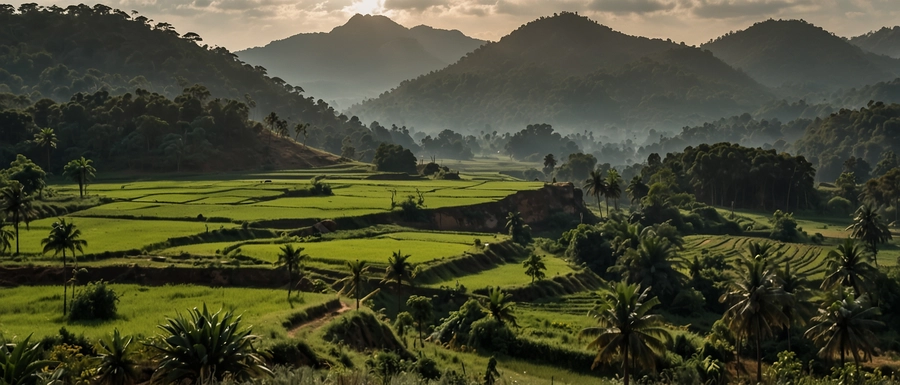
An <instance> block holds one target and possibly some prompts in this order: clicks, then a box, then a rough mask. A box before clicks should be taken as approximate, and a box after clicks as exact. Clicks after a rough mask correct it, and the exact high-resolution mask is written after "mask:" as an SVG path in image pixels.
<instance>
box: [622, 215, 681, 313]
mask: <svg viewBox="0 0 900 385" xmlns="http://www.w3.org/2000/svg"><path fill="white" fill-rule="evenodd" d="M684 264H685V263H684V261H683V260H682V259H681V258H680V257H678V254H677V253H676V252H675V247H674V246H673V245H672V243H671V242H669V241H668V240H667V239H665V238H662V237H660V236H658V235H656V234H655V233H653V232H645V233H644V235H642V236H641V239H640V243H639V245H638V248H637V250H635V249H628V250H627V251H626V253H625V256H624V257H623V258H621V259H620V260H619V263H618V264H616V265H615V266H613V267H611V268H610V269H609V271H610V272H613V273H619V274H621V275H622V278H623V279H624V280H625V281H627V282H628V283H636V284H639V285H641V287H647V288H649V287H651V285H655V286H654V289H653V290H652V291H653V292H654V293H655V294H656V295H658V296H660V297H663V299H667V300H668V299H671V298H673V297H674V296H675V294H677V292H678V290H679V288H680V287H681V286H682V285H683V284H684V283H685V282H687V280H688V278H687V276H686V275H684V273H682V272H681V270H683V269H682V267H684V266H683V265H684Z"/></svg>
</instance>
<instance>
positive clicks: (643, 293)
mask: <svg viewBox="0 0 900 385" xmlns="http://www.w3.org/2000/svg"><path fill="white" fill-rule="evenodd" d="M601 295H602V299H601V303H600V305H598V306H597V307H595V308H593V309H592V310H591V311H590V312H588V316H590V317H591V318H593V319H594V320H595V321H596V322H597V324H598V326H595V327H589V328H585V329H582V330H581V333H580V335H582V336H590V337H594V339H593V340H592V341H591V342H590V343H589V344H588V348H589V349H595V350H597V356H596V358H594V363H593V365H591V369H594V368H596V367H597V365H599V364H600V363H603V362H612V361H613V360H615V359H617V358H620V357H621V359H622V374H623V375H622V377H623V379H624V383H625V385H628V381H629V378H630V375H631V373H630V370H629V367H630V366H631V365H630V364H631V363H637V364H639V365H641V366H643V367H646V368H651V369H655V368H656V357H659V356H662V355H663V354H665V351H666V344H667V343H668V342H669V341H670V340H671V339H672V337H671V335H670V334H669V332H668V331H667V330H666V329H665V328H664V327H663V320H662V317H661V316H660V315H658V314H649V312H650V310H651V309H653V307H654V306H656V305H659V299H658V298H657V297H653V298H648V297H649V295H650V288H649V287H647V288H645V289H644V290H641V285H640V284H632V285H629V284H627V283H625V282H619V283H617V284H616V285H615V286H614V287H612V288H610V289H609V290H606V291H604V292H603V293H602V294H601Z"/></svg>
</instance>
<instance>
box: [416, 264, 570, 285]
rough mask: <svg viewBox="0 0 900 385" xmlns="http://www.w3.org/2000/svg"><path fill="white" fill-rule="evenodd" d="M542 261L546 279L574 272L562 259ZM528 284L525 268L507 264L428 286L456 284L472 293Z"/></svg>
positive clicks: (529, 278)
mask: <svg viewBox="0 0 900 385" xmlns="http://www.w3.org/2000/svg"><path fill="white" fill-rule="evenodd" d="M543 260H544V265H545V266H547V270H546V271H545V272H544V273H545V274H546V278H547V279H550V278H553V277H555V276H559V275H566V274H568V273H572V272H574V271H575V270H574V269H572V267H571V266H569V263H568V262H566V261H565V260H563V259H562V258H557V257H554V256H545V257H544V259H543ZM529 283H531V277H529V276H527V275H525V268H524V267H523V266H522V264H521V263H507V264H503V265H500V266H497V267H495V268H493V269H488V270H483V271H481V272H479V273H477V274H470V275H464V276H461V277H457V278H453V279H449V280H445V281H443V282H436V283H432V284H430V285H428V286H431V287H441V286H446V287H455V286H456V284H459V285H462V286H465V287H466V288H467V289H468V290H469V291H473V290H478V289H484V288H488V287H496V286H499V287H501V288H503V287H510V286H524V285H527V284H529Z"/></svg>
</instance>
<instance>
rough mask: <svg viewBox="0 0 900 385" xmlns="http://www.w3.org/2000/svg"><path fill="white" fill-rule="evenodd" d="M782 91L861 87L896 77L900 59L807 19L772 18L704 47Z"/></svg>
mask: <svg viewBox="0 0 900 385" xmlns="http://www.w3.org/2000/svg"><path fill="white" fill-rule="evenodd" d="M702 48H703V49H708V50H710V51H712V52H713V54H715V55H716V57H718V58H720V59H722V60H723V61H724V62H726V63H728V64H730V65H731V66H732V67H735V68H738V69H741V70H743V71H745V72H746V73H747V74H749V75H750V76H751V77H753V78H754V79H756V80H757V81H759V82H760V83H762V84H764V85H767V86H769V87H784V89H783V92H787V93H794V94H798V93H799V94H800V96H802V93H803V92H810V91H822V90H834V89H837V88H841V87H856V86H861V85H866V84H872V83H876V82H879V81H888V80H893V79H894V78H896V77H897V75H898V73H900V60H896V59H891V58H887V57H883V56H879V55H875V54H872V53H868V52H865V51H863V50H862V49H860V48H859V47H856V46H854V45H852V44H850V43H848V42H847V41H845V40H844V39H842V38H840V37H837V36H835V35H834V34H832V33H830V32H828V31H826V30H824V29H822V28H820V27H817V26H815V25H812V24H810V23H807V22H805V21H803V20H777V21H776V20H767V21H764V22H760V23H756V24H754V25H753V26H751V27H750V28H747V29H745V30H743V31H738V32H733V33H729V34H727V35H725V36H722V37H719V38H718V39H715V40H712V41H710V42H709V43H706V44H704V45H703V46H702Z"/></svg>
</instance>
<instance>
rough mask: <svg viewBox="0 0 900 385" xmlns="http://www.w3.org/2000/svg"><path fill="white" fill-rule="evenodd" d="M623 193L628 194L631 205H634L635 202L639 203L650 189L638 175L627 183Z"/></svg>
mask: <svg viewBox="0 0 900 385" xmlns="http://www.w3.org/2000/svg"><path fill="white" fill-rule="evenodd" d="M625 192H626V193H628V197H629V198H630V200H631V204H635V203H636V202H641V200H642V199H644V197H645V196H647V194H649V193H650V187H649V186H647V184H646V183H644V180H643V179H641V176H640V175H635V176H634V177H633V178H631V182H629V183H628V187H627V188H625Z"/></svg>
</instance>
